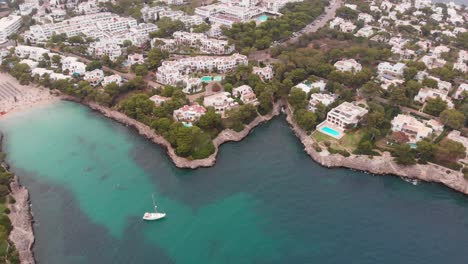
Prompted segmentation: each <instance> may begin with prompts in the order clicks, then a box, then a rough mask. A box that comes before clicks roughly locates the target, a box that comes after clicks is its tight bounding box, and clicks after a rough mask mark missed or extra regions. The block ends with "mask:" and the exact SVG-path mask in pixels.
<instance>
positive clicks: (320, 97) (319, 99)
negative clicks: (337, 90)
mask: <svg viewBox="0 0 468 264" xmlns="http://www.w3.org/2000/svg"><path fill="white" fill-rule="evenodd" d="M336 98H337V96H336V95H335V94H324V93H313V94H312V95H311V96H310V99H309V105H308V106H307V109H308V110H309V111H312V112H315V110H317V104H319V103H321V104H323V105H324V106H329V105H330V104H332V103H333V102H335V100H336Z"/></svg>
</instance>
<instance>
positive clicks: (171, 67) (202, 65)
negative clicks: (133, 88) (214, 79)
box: [156, 53, 248, 91]
mask: <svg viewBox="0 0 468 264" xmlns="http://www.w3.org/2000/svg"><path fill="white" fill-rule="evenodd" d="M247 63H248V61H247V57H246V56H245V55H241V54H237V53H236V54H233V55H231V56H197V57H187V58H182V59H178V60H172V61H163V63H162V65H161V66H160V67H159V68H158V70H157V71H156V79H157V81H158V82H160V83H162V84H168V85H179V84H181V83H182V84H185V85H186V89H185V91H188V90H189V89H190V87H193V86H194V85H195V86H197V87H199V86H200V85H201V80H200V78H191V77H189V74H191V73H196V72H212V71H218V72H228V71H231V70H234V69H235V68H237V67H238V66H239V65H247Z"/></svg>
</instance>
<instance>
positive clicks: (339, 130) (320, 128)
mask: <svg viewBox="0 0 468 264" xmlns="http://www.w3.org/2000/svg"><path fill="white" fill-rule="evenodd" d="M323 127H329V128H331V129H333V130H336V131H338V132H339V133H340V134H339V135H338V136H337V135H333V134H329V133H326V132H324V131H322V128H323ZM316 130H317V131H318V132H320V133H323V134H325V135H327V136H330V137H332V138H336V139H341V138H342V137H343V136H344V135H345V133H344V130H343V129H342V128H340V127H338V126H336V125H334V124H332V123H329V122H327V120H325V121H323V122H322V123H320V124H319V125H318V126H317V128H316Z"/></svg>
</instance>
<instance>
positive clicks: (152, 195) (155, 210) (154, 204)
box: [151, 194, 157, 213]
mask: <svg viewBox="0 0 468 264" xmlns="http://www.w3.org/2000/svg"><path fill="white" fill-rule="evenodd" d="M151 199H152V200H153V206H154V212H155V213H157V209H156V208H157V206H156V203H155V202H154V194H151Z"/></svg>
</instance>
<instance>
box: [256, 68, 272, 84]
mask: <svg viewBox="0 0 468 264" xmlns="http://www.w3.org/2000/svg"><path fill="white" fill-rule="evenodd" d="M252 72H253V74H256V75H258V76H260V78H261V79H262V80H264V81H265V80H271V79H272V78H273V75H274V73H273V67H272V66H271V65H268V66H265V67H263V68H262V67H256V66H254V67H253V69H252Z"/></svg>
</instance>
